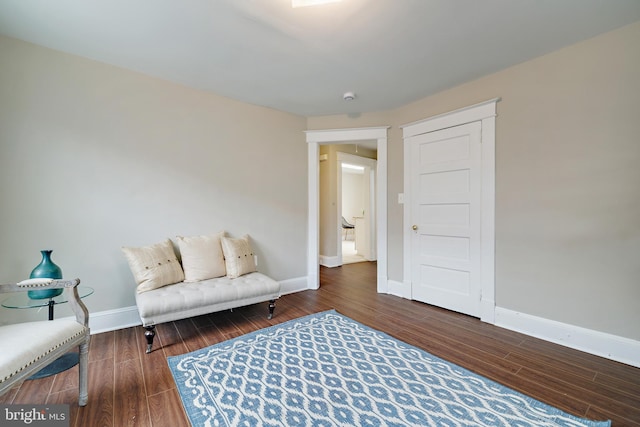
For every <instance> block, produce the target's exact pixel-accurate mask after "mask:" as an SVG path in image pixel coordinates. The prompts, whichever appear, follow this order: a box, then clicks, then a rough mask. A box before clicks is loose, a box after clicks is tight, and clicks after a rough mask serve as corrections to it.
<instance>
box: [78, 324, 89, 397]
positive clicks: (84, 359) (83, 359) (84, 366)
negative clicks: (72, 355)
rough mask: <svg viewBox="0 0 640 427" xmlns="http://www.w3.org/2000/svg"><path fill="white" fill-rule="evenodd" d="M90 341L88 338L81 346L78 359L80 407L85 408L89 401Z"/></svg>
mask: <svg viewBox="0 0 640 427" xmlns="http://www.w3.org/2000/svg"><path fill="white" fill-rule="evenodd" d="M89 341H90V337H87V339H86V341H85V342H83V343H82V344H80V354H79V359H78V371H79V374H78V389H79V396H78V406H85V405H86V404H87V401H88V400H89V386H88V375H89V373H88V365H89Z"/></svg>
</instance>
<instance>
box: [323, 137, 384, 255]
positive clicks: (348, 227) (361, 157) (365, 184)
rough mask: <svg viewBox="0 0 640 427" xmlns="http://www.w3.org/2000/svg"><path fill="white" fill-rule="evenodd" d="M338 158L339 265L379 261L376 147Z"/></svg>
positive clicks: (337, 213) (337, 252) (362, 149)
mask: <svg viewBox="0 0 640 427" xmlns="http://www.w3.org/2000/svg"><path fill="white" fill-rule="evenodd" d="M338 150H339V148H338ZM355 152H356V153H358V146H356V148H355ZM336 157H337V163H336V171H337V174H336V181H337V185H336V189H337V192H336V193H337V194H336V208H337V209H336V211H335V214H336V222H337V224H338V225H339V226H338V229H339V230H340V236H339V239H338V240H337V244H336V254H337V257H336V258H337V260H338V262H339V265H343V264H351V263H355V262H364V261H376V259H377V257H376V253H377V251H376V239H377V235H376V226H375V225H376V180H377V176H376V175H377V174H376V170H377V160H376V158H377V144H376V143H375V141H374V142H373V143H369V144H367V145H366V146H365V147H361V149H360V153H358V154H349V153H345V152H341V151H338V152H337V156H336ZM321 188H322V185H321ZM321 220H322V218H321ZM321 239H322V236H321Z"/></svg>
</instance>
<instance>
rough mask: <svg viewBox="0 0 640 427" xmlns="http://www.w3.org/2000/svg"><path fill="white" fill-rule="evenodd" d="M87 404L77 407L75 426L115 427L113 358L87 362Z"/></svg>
mask: <svg viewBox="0 0 640 427" xmlns="http://www.w3.org/2000/svg"><path fill="white" fill-rule="evenodd" d="M88 374H89V378H88V383H89V387H88V392H89V399H88V402H87V405H86V406H84V407H82V408H79V409H78V422H77V426H78V427H81V426H104V427H116V426H115V424H114V413H115V411H114V397H115V396H114V395H115V389H114V381H115V358H113V357H112V358H111V359H101V360H96V361H95V362H89V369H88Z"/></svg>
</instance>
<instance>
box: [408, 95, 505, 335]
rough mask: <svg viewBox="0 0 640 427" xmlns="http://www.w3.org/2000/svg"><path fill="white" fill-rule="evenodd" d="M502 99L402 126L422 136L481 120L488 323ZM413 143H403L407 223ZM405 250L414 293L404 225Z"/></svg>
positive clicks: (483, 308)
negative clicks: (497, 135) (497, 126)
mask: <svg viewBox="0 0 640 427" xmlns="http://www.w3.org/2000/svg"><path fill="white" fill-rule="evenodd" d="M498 101H500V98H494V99H490V100H488V101H484V102H481V103H479V104H475V105H471V106H468V107H465V108H461V109H458V110H455V111H451V112H448V113H443V114H438V115H436V116H432V117H429V118H426V119H424V120H420V121H417V122H413V123H408V124H406V125H403V126H400V127H401V128H402V138H403V140H406V139H407V138H410V137H412V136H416V135H422V134H425V133H429V132H434V131H437V130H441V129H446V128H450V127H454V126H460V125H464V124H467V123H473V122H480V123H481V128H482V130H481V147H482V154H481V155H482V190H481V191H482V194H481V197H482V213H481V226H480V227H481V231H480V233H481V236H482V238H481V242H482V247H481V279H480V280H481V285H480V286H481V295H482V296H481V299H480V319H481V320H482V321H484V322H487V323H494V322H495V172H496V171H495V151H496V142H495V120H496V115H497V103H498ZM410 155H411V152H410V145H409V144H407V143H405V144H404V164H405V168H404V212H403V221H404V224H411V211H410V207H411V198H412V194H411V192H412V189H411V176H410V172H411V171H410V168H408V167H407V165H409V164H411V162H410V160H411V159H410ZM403 249H404V265H403V276H404V286H403V287H404V288H405V289H408V291H407V290H405V293H406V292H409V294H411V259H412V257H411V231H410V230H409V227H405V230H404V233H403Z"/></svg>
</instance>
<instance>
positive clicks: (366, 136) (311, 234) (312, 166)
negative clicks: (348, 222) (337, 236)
mask: <svg viewBox="0 0 640 427" xmlns="http://www.w3.org/2000/svg"><path fill="white" fill-rule="evenodd" d="M388 129H389V127H388V126H385V127H375V128H352V129H330V130H313V131H306V132H305V133H306V138H307V144H308V171H309V176H308V186H309V187H308V188H309V191H308V194H309V200H308V206H309V211H308V249H307V254H308V256H307V288H308V289H318V287H319V286H320V281H319V268H320V258H319V242H320V225H319V224H320V179H319V170H320V166H319V163H320V154H319V152H320V150H319V148H320V145H327V144H354V143H357V142H358V141H375V142H376V144H377V157H378V159H377V164H376V167H375V169H376V176H377V182H376V184H377V185H375V192H376V194H375V206H376V209H375V212H376V216H375V225H374V226H375V229H376V233H375V235H376V241H375V252H376V257H377V260H378V262H377V289H378V292H380V293H387V289H388V284H387V130H388ZM336 233H340V228H338V227H336Z"/></svg>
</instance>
